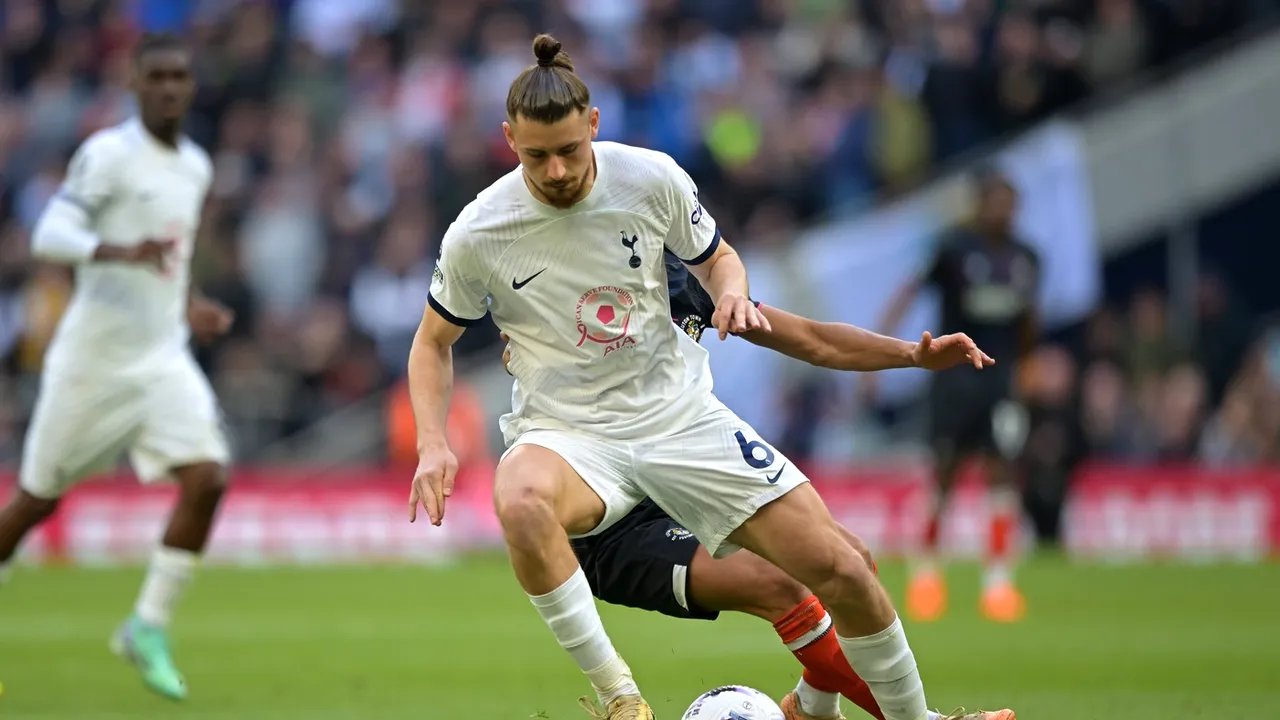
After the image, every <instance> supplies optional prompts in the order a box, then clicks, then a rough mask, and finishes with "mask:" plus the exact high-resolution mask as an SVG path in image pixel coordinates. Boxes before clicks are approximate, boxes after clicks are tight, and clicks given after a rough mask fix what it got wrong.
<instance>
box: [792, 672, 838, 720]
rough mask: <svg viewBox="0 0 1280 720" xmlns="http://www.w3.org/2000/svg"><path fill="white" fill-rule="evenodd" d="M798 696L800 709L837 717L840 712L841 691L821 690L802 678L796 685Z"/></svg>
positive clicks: (808, 712) (822, 715) (809, 712)
mask: <svg viewBox="0 0 1280 720" xmlns="http://www.w3.org/2000/svg"><path fill="white" fill-rule="evenodd" d="M796 697H797V698H798V699H799V700H800V709H801V710H804V711H805V713H807V714H809V715H813V716H815V717H836V716H837V715H839V714H840V693H833V692H826V691H824V690H819V689H817V688H815V687H814V686H812V685H810V684H809V683H807V682H805V681H804V678H800V684H798V685H796Z"/></svg>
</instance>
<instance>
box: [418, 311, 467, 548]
mask: <svg viewBox="0 0 1280 720" xmlns="http://www.w3.org/2000/svg"><path fill="white" fill-rule="evenodd" d="M462 332H463V328H462V326H460V325H457V324H455V323H452V322H450V321H449V320H446V319H445V318H444V316H442V315H441V314H440V313H439V312H437V311H436V310H435V308H433V307H430V306H428V307H427V309H426V311H425V312H424V313H423V314H422V322H421V323H420V324H419V325H418V332H417V334H416V335H414V337H413V347H412V348H411V349H410V350H409V371H408V380H409V399H410V402H411V403H412V405H413V419H414V423H415V424H416V426H417V431H418V470H417V472H416V473H415V474H414V478H413V488H412V490H411V491H410V494H409V522H413V521H414V520H416V519H417V517H418V505H419V504H421V505H422V506H423V507H424V508H425V509H426V511H427V516H428V518H430V520H431V524H432V525H439V524H440V522H441V521H442V520H443V519H444V505H445V498H447V497H449V495H451V494H452V493H453V479H454V475H456V474H457V472H458V460H457V458H456V457H454V455H453V453H452V452H451V451H450V450H449V443H448V441H447V439H446V437H445V421H446V418H447V416H448V413H449V393H450V391H451V390H452V389H453V344H454V343H455V342H457V341H458V338H460V337H462Z"/></svg>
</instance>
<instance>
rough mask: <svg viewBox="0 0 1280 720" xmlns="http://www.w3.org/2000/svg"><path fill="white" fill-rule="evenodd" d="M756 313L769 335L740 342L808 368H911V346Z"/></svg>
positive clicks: (770, 310) (775, 312) (841, 327)
mask: <svg viewBox="0 0 1280 720" xmlns="http://www.w3.org/2000/svg"><path fill="white" fill-rule="evenodd" d="M760 312H761V313H762V314H763V315H764V316H765V318H766V319H767V320H768V321H769V324H770V325H771V326H772V327H773V331H772V332H767V333H764V332H758V331H751V332H746V333H743V334H742V336H741V337H742V339H744V340H746V341H747V342H750V343H752V344H754V345H759V346H761V347H767V348H769V349H770V350H776V351H778V352H780V353H782V354H783V355H786V356H788V357H793V358H795V359H797V360H803V361H804V362H807V363H809V364H810V365H816V366H818V367H824V368H831V369H833V370H854V371H859V372H871V371H875V370H889V369H892V368H905V367H914V366H915V360H914V357H913V356H912V352H913V351H914V350H915V343H911V342H907V341H906V340H899V339H897V338H891V337H886V336H884V335H877V334H876V333H873V332H871V331H869V330H863V329H862V328H860V327H855V326H853V325H845V324H844V323H824V322H818V321H816V320H810V319H809V318H805V317H800V316H799V315H793V314H791V313H789V312H786V311H785V310H779V309H778V308H774V307H769V306H767V305H761V306H760Z"/></svg>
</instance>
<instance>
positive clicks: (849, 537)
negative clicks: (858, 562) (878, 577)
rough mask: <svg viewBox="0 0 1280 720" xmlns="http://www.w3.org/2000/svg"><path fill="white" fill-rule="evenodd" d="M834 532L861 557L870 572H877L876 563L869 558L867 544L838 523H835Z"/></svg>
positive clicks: (869, 551) (869, 553)
mask: <svg viewBox="0 0 1280 720" xmlns="http://www.w3.org/2000/svg"><path fill="white" fill-rule="evenodd" d="M836 531H837V532H839V533H840V536H841V537H843V538H844V541H845V542H847V543H849V546H850V547H852V548H853V549H854V550H856V551H857V553H858V554H859V555H861V556H862V559H863V561H864V562H866V563H867V567H868V568H870V569H871V572H872V573H875V572H877V569H876V561H875V559H874V558H872V557H871V548H870V547H868V546H867V543H866V542H865V541H863V539H862V538H860V537H858V536H857V535H856V534H854V533H853V532H851V531H850V530H849V528H847V527H845V526H843V525H841V524H840V523H836Z"/></svg>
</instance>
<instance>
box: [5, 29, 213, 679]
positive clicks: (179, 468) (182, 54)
mask: <svg viewBox="0 0 1280 720" xmlns="http://www.w3.org/2000/svg"><path fill="white" fill-rule="evenodd" d="M135 69H136V78H135V82H134V89H135V91H136V94H137V98H138V105H139V109H140V115H139V117H138V118H137V119H135V120H130V121H128V122H126V123H124V124H122V125H119V126H117V127H113V128H109V129H107V130H103V131H101V132H98V133H95V134H94V135H93V136H92V137H90V138H89V139H88V140H86V141H85V143H84V144H83V145H82V146H81V147H80V148H79V150H78V151H77V152H76V154H75V156H74V157H73V158H72V161H71V163H70V166H69V167H68V173H67V178H66V181H65V183H64V184H63V187H62V189H61V191H60V192H59V193H58V195H57V196H55V197H54V198H53V200H52V201H50V203H49V207H48V208H47V209H46V210H45V212H44V215H43V216H42V217H41V218H40V221H39V222H38V223H37V225H36V228H35V231H34V233H33V238H32V250H33V254H34V255H35V256H36V257H37V258H39V259H42V260H45V261H49V262H57V263H62V264H66V265H70V266H72V267H73V268H74V271H75V275H76V277H75V292H74V295H73V297H72V300H71V304H70V306H69V307H68V308H67V311H66V313H65V314H64V316H63V317H62V320H61V322H60V323H59V325H58V329H57V332H56V333H55V335H54V338H53V340H52V342H51V344H50V347H49V350H48V353H47V355H46V358H45V367H44V374H43V377H42V379H41V389H40V397H39V399H38V400H37V403H36V409H35V413H34V415H33V417H32V420H31V427H30V428H29V430H28V433H27V440H26V444H25V446H24V449H23V458H22V469H21V479H20V489H19V491H18V493H17V494H16V496H15V497H14V498H13V500H12V501H11V502H10V504H9V507H8V508H6V509H5V511H4V513H3V514H0V567H2V566H3V565H5V564H7V563H8V562H9V561H10V559H11V558H12V557H13V554H14V552H15V550H16V548H17V545H18V543H19V541H20V540H21V538H22V537H23V535H25V534H26V532H28V531H29V530H30V529H31V528H32V527H34V526H35V525H37V524H38V523H39V522H40V521H41V520H43V519H44V518H45V517H47V516H48V515H49V514H50V513H52V511H53V509H54V508H55V507H56V505H57V502H58V499H59V498H60V497H61V496H62V494H63V493H64V492H65V491H66V490H67V489H68V488H69V487H71V486H72V485H74V484H75V483H76V482H78V481H80V480H82V479H84V478H86V477H87V476H89V475H90V474H92V473H94V472H98V471H103V470H107V469H110V468H112V467H113V466H114V465H115V463H116V462H118V461H119V459H120V457H121V455H123V454H125V453H127V454H128V455H129V456H130V458H131V460H132V462H133V466H134V469H135V470H136V472H137V474H138V477H139V478H140V479H141V480H142V481H143V482H150V481H154V480H158V479H161V478H172V479H174V480H176V481H177V483H178V485H179V488H180V494H179V500H178V504H177V507H176V508H175V510H174V512H173V515H172V517H171V519H170V521H169V525H168V527H167V529H166V531H165V534H164V537H163V539H162V543H161V545H160V547H159V548H157V550H156V551H155V553H154V555H153V558H152V563H151V570H150V572H149V573H148V576H147V579H146V581H145V583H144V586H143V590H142V593H141V595H140V596H139V599H138V604H137V607H136V609H135V613H134V614H133V615H132V616H131V617H130V618H129V619H128V620H126V622H125V623H124V624H123V625H122V626H121V628H120V630H119V631H118V632H117V634H116V636H115V637H114V639H113V647H114V648H115V649H116V650H117V651H118V652H119V653H120V654H122V655H123V656H125V657H126V658H128V659H129V660H131V661H133V662H134V663H135V664H136V665H137V666H138V668H139V670H140V671H141V672H142V675H143V679H144V681H145V682H146V683H147V685H148V686H150V687H151V688H152V689H153V690H155V691H157V692H159V693H161V694H163V695H166V696H168V697H171V698H174V699H181V698H183V697H185V696H186V693H187V689H186V683H185V680H184V679H183V678H182V676H181V674H180V673H178V672H177V670H176V668H175V667H174V665H173V661H172V659H171V657H170V654H169V649H168V641H167V634H166V626H167V625H168V622H169V619H170V616H171V614H172V608H173V606H174V604H175V603H176V602H177V599H178V597H179V596H180V594H181V590H182V588H183V587H184V586H185V585H186V583H187V581H188V580H189V579H190V577H191V575H192V573H193V571H194V566H195V564H196V561H197V559H198V557H199V555H200V553H202V551H203V549H204V545H205V541H206V540H207V538H208V535H209V531H210V528H211V526H212V523H213V518H214V515H215V513H216V509H217V506H218V502H219V500H220V498H221V495H222V489H223V484H224V476H225V472H224V470H223V466H224V465H225V464H226V463H227V461H228V458H229V452H228V448H227V441H226V439H225V437H224V436H223V433H222V429H221V422H220V414H219V411H218V405H217V401H216V399H215V397H214V394H213V391H212V389H211V388H210V386H209V383H208V381H207V380H206V379H205V377H204V374H203V373H202V372H201V371H200V369H199V367H198V366H197V365H196V362H195V360H194V358H193V357H192V354H191V351H190V349H189V348H188V340H189V337H190V334H191V329H192V327H194V329H195V330H196V333H197V335H199V336H201V337H209V336H213V335H218V334H221V333H222V332H225V331H226V330H227V328H228V327H229V326H230V323H231V316H230V313H229V312H228V311H227V310H226V309H225V308H223V307H221V306H220V305H217V304H216V303H213V302H211V301H208V300H206V299H203V298H199V297H192V296H191V293H190V259H191V254H192V247H193V244H194V242H195V238H196V229H197V227H198V225H199V222H200V215H201V211H202V208H203V205H204V200H205V195H206V193H207V192H208V189H209V184H210V181H211V179H212V177H211V176H212V170H211V164H210V161H209V157H208V155H207V154H206V153H205V152H204V151H203V150H201V149H200V148H199V147H197V146H196V145H195V144H194V143H192V142H191V141H189V140H187V139H186V138H184V137H183V136H182V135H181V134H180V128H181V124H182V120H183V117H184V115H185V113H186V109H187V106H188V105H189V103H190V100H191V97H192V95H193V94H194V87H195V86H194V80H193V78H192V74H191V57H190V54H189V52H188V51H187V50H186V48H185V47H183V46H182V45H181V44H180V43H178V42H177V41H176V40H174V39H173V38H171V37H169V36H163V35H161V36H148V37H147V38H144V39H143V41H142V42H141V44H140V45H139V48H138V50H137V54H136V58H135ZM189 318H190V322H191V325H189V324H188V319H189Z"/></svg>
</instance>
